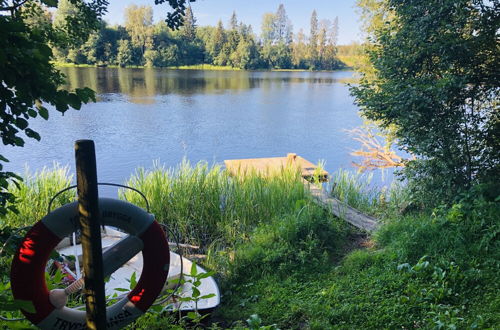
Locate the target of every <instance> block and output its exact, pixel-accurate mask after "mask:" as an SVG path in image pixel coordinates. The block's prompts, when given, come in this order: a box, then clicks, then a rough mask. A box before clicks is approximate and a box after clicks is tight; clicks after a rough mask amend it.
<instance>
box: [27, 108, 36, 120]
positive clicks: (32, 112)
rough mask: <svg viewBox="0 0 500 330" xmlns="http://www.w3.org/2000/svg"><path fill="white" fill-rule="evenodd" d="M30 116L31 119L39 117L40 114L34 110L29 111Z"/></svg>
mask: <svg viewBox="0 0 500 330" xmlns="http://www.w3.org/2000/svg"><path fill="white" fill-rule="evenodd" d="M28 115H29V116H30V117H31V118H36V116H38V113H37V112H36V111H35V110H33V109H28Z"/></svg>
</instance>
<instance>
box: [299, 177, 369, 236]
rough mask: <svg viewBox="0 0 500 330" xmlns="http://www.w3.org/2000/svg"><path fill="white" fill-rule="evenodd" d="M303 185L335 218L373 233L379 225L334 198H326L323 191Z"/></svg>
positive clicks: (309, 185)
mask: <svg viewBox="0 0 500 330" xmlns="http://www.w3.org/2000/svg"><path fill="white" fill-rule="evenodd" d="M304 185H306V186H307V187H308V188H309V191H310V192H311V195H312V196H313V198H314V199H315V200H316V202H317V203H318V204H319V205H321V206H323V207H324V208H325V209H327V210H328V211H330V212H331V213H333V214H334V215H335V216H336V217H337V218H339V219H343V220H345V221H347V222H348V223H350V224H351V225H353V226H354V227H357V228H359V229H363V230H366V231H374V230H375V229H377V227H378V224H379V222H378V220H377V219H375V218H373V217H371V216H369V215H366V214H364V213H361V212H360V211H358V210H356V209H355V208H353V207H350V206H349V205H347V204H345V203H344V202H341V201H340V200H338V199H337V198H335V197H331V196H328V194H327V193H326V192H325V191H324V190H323V189H321V188H320V187H318V186H317V185H315V184H313V183H310V182H307V181H304Z"/></svg>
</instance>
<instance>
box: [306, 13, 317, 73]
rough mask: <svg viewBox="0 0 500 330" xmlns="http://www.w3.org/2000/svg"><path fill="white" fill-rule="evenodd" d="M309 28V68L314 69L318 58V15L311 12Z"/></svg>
mask: <svg viewBox="0 0 500 330" xmlns="http://www.w3.org/2000/svg"><path fill="white" fill-rule="evenodd" d="M310 24H311V27H310V32H309V56H308V57H309V68H311V69H314V68H315V67H316V61H317V58H318V14H316V10H313V12H312V14H311V23H310Z"/></svg>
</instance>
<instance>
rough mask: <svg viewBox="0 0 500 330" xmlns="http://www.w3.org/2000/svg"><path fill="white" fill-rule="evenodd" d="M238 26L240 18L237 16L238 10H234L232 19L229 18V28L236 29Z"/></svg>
mask: <svg viewBox="0 0 500 330" xmlns="http://www.w3.org/2000/svg"><path fill="white" fill-rule="evenodd" d="M237 28H238V18H237V17H236V12H235V11H233V14H232V15H231V19H230V20H229V29H230V30H236V29H237Z"/></svg>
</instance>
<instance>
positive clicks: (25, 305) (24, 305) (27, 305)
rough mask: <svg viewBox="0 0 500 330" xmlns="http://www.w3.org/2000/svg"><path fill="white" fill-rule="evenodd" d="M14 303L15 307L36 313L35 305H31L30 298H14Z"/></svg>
mask: <svg viewBox="0 0 500 330" xmlns="http://www.w3.org/2000/svg"><path fill="white" fill-rule="evenodd" d="M14 304H15V305H16V306H17V308H20V309H22V310H24V311H26V312H28V313H36V310H35V305H33V302H32V301H30V300H20V299H16V300H14Z"/></svg>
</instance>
